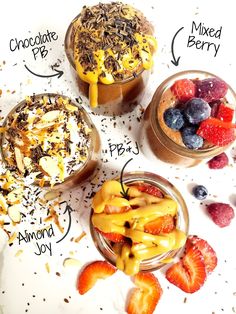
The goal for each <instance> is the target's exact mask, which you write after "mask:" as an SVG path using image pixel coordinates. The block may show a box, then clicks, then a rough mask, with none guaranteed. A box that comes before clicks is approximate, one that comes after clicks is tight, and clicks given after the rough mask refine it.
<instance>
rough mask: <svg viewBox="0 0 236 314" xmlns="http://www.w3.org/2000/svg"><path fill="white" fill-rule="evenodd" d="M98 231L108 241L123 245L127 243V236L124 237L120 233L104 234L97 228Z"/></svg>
mask: <svg viewBox="0 0 236 314" xmlns="http://www.w3.org/2000/svg"><path fill="white" fill-rule="evenodd" d="M96 230H97V231H98V232H99V233H101V235H103V236H104V237H105V238H106V239H108V240H110V241H112V242H115V243H122V242H125V236H123V235H122V234H120V233H116V232H103V231H101V230H99V229H97V228H96Z"/></svg>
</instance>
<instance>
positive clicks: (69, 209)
mask: <svg viewBox="0 0 236 314" xmlns="http://www.w3.org/2000/svg"><path fill="white" fill-rule="evenodd" d="M66 212H68V215H69V225H68V228H67V231H66V233H65V234H64V236H63V237H62V238H61V239H60V240H58V241H56V243H59V242H61V241H62V240H64V239H65V237H66V236H67V234H68V233H69V231H70V227H71V212H73V209H72V208H71V207H70V206H69V205H68V204H66V208H65V211H64V213H63V214H65V213H66Z"/></svg>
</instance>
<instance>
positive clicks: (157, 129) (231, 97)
mask: <svg viewBox="0 0 236 314" xmlns="http://www.w3.org/2000/svg"><path fill="white" fill-rule="evenodd" d="M212 77H217V76H216V75H214V74H211V73H208V72H204V71H197V70H190V71H183V72H179V73H176V74H174V75H172V76H170V77H169V78H167V79H166V80H165V81H164V82H163V83H161V85H160V86H159V87H158V88H157V90H156V92H155V94H154V96H153V98H152V101H151V103H150V104H149V106H148V108H147V109H146V112H145V123H144V128H145V140H146V141H147V144H148V147H149V148H150V149H151V151H152V152H153V153H154V155H155V156H156V157H157V158H159V159H161V160H162V161H164V162H167V163H171V164H175V165H180V166H185V167H191V166H195V165H197V164H199V163H200V162H201V161H202V160H208V159H210V158H212V157H214V156H216V155H218V154H220V153H222V152H224V151H225V150H226V149H227V148H228V147H229V145H227V146H223V147H218V146H213V145H207V146H205V147H204V146H203V148H200V149H196V150H193V149H188V148H187V147H185V146H184V144H183V143H182V145H181V144H180V142H182V140H180V138H181V135H180V132H179V131H173V130H171V129H170V128H168V127H167V126H166V125H165V122H164V120H163V113H164V110H166V109H167V108H168V102H169V103H170V104H171V103H172V105H170V106H173V95H172V93H171V91H170V87H171V86H172V85H173V84H174V82H175V81H177V80H179V79H184V78H187V79H192V80H195V79H206V78H212ZM164 97H165V98H164ZM225 99H226V100H227V102H228V103H230V104H231V105H233V107H234V108H235V107H236V94H235V92H234V91H233V89H232V88H231V87H230V86H228V92H227V94H226V96H225ZM160 103H162V104H164V103H165V105H164V106H160ZM170 106H169V107H170Z"/></svg>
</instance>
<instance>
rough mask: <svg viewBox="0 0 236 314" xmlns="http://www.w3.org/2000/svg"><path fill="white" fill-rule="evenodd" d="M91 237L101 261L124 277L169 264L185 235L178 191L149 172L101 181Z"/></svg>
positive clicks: (183, 209) (185, 219) (185, 214)
mask: <svg viewBox="0 0 236 314" xmlns="http://www.w3.org/2000/svg"><path fill="white" fill-rule="evenodd" d="M92 208H93V209H92V214H91V225H90V227H91V234H92V237H93V240H94V243H95V245H96V247H97V248H98V250H99V251H100V253H101V254H102V255H103V256H104V258H105V259H106V260H107V261H108V262H110V263H111V264H113V265H116V267H117V268H118V269H120V270H121V271H123V272H124V273H125V274H127V275H131V276H132V275H134V274H136V273H138V272H139V271H140V270H141V271H154V270H155V269H158V268H160V267H162V266H163V265H166V263H169V262H171V261H172V260H173V257H174V256H175V255H176V254H178V253H179V252H180V250H181V249H182V247H183V246H184V244H185V241H186V238H187V234H188V210H187V207H186V204H185V202H184V200H183V198H182V196H181V194H180V193H179V192H178V190H177V189H176V188H175V187H174V186H173V185H172V184H171V183H170V182H168V181H167V180H166V179H164V178H162V177H160V176H158V175H156V174H153V173H149V172H130V173H126V174H125V175H124V177H123V180H122V182H120V181H119V179H117V180H110V181H106V182H105V183H104V184H103V185H102V187H101V189H100V190H99V191H98V192H97V193H96V195H95V196H94V198H93V202H92Z"/></svg>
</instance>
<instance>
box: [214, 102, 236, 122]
mask: <svg viewBox="0 0 236 314" xmlns="http://www.w3.org/2000/svg"><path fill="white" fill-rule="evenodd" d="M233 117H234V109H233V108H232V107H229V106H227V105H225V104H224V103H221V104H220V105H219V108H218V112H217V116H216V118H217V119H219V120H222V121H224V122H232V120H233Z"/></svg>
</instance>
